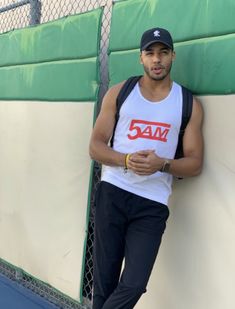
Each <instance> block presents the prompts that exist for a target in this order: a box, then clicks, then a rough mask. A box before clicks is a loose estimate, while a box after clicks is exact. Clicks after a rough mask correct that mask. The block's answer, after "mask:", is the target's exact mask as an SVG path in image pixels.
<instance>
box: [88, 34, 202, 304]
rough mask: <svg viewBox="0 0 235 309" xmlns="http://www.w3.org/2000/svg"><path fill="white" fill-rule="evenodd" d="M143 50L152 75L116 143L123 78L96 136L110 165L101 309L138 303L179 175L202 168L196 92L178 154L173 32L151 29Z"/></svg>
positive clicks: (102, 215) (93, 145) (129, 107)
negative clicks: (179, 155) (174, 180)
mask: <svg viewBox="0 0 235 309" xmlns="http://www.w3.org/2000/svg"><path fill="white" fill-rule="evenodd" d="M140 51H141V53H140V62H141V64H142V65H143V68H144V75H143V77H141V78H140V80H139V82H138V83H137V84H136V86H135V87H134V89H133V90H132V92H131V93H130V95H129V96H128V97H127V99H126V100H125V102H124V103H123V105H122V107H121V110H120V117H119V120H118V123H117V127H116V130H115V136H114V144H113V148H111V147H110V146H109V140H110V137H111V136H112V133H113V129H114V125H115V114H116V98H117V95H118V93H119V91H120V89H121V87H122V85H123V83H120V84H118V85H116V86H114V87H112V88H111V89H110V90H109V91H108V92H107V94H106V95H105V97H104V100H103V103H102V108H101V111H100V114H99V116H98V118H97V120H96V124H95V127H94V130H93V134H92V137H91V141H90V156H91V158H92V159H94V160H96V161H98V162H100V163H102V164H103V165H104V166H103V173H102V179H101V183H100V186H99V189H98V191H97V195H96V214H95V246H94V297H93V309H131V308H134V306H135V304H136V303H137V301H138V299H139V298H140V297H141V295H142V293H144V292H145V291H146V285H147V282H148V279H149V276H150V274H151V271H152V267H153V264H154V262H155V259H156V256H157V252H158V249H159V246H160V243H161V238H162V234H163V232H164V230H165V225H166V220H167V218H168V216H169V210H168V206H167V204H168V198H169V195H170V194H171V183H172V178H173V176H178V177H187V176H196V175H198V174H199V173H200V171H201V168H202V161H203V138H202V131H201V126H202V118H203V111H202V107H201V104H200V103H199V102H198V101H197V100H196V99H195V98H194V99H193V109H192V115H191V118H190V120H189V122H188V125H187V127H186V129H185V133H184V138H183V150H184V157H183V158H180V159H174V156H175V151H176V147H177V142H178V133H179V129H180V125H181V116H182V92H181V86H180V85H178V84H177V83H176V82H174V81H172V80H171V78H170V71H171V66H172V62H173V61H174V59H175V51H174V47H173V41H172V38H171V35H170V33H169V32H168V31H167V30H166V29H162V28H154V29H150V30H148V31H146V32H145V33H144V34H143V36H142V39H141V43H140ZM123 260H124V267H123V270H122V271H121V269H122V262H123Z"/></svg>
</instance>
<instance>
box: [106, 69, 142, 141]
mask: <svg viewBox="0 0 235 309" xmlns="http://www.w3.org/2000/svg"><path fill="white" fill-rule="evenodd" d="M141 77H142V75H140V76H132V77H129V78H128V79H127V80H126V81H125V83H124V84H123V86H122V88H121V90H120V92H119V94H118V96H117V100H116V115H115V124H114V128H113V135H112V138H111V140H110V146H111V147H113V140H114V134H115V130H116V127H117V122H118V119H119V113H120V109H121V107H122V104H123V103H124V101H125V100H126V98H127V97H128V96H129V94H130V93H131V91H132V90H133V88H134V87H135V85H136V84H137V82H138V80H139V79H140V78H141Z"/></svg>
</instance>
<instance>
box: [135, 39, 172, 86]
mask: <svg viewBox="0 0 235 309" xmlns="http://www.w3.org/2000/svg"><path fill="white" fill-rule="evenodd" d="M174 59H175V52H174V51H172V50H171V49H170V48H168V47H167V46H166V45H164V44H162V43H154V44H152V45H150V46H149V47H148V48H147V49H146V50H144V51H142V52H141V55H140V62H141V63H142V64H143V67H144V71H145V73H146V74H147V75H148V77H150V78H151V79H153V80H156V81H159V80H163V79H165V78H166V77H167V76H168V75H169V73H170V71H171V66H172V62H173V60H174Z"/></svg>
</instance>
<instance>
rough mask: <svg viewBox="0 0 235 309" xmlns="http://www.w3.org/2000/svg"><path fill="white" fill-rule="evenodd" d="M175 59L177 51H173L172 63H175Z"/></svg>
mask: <svg viewBox="0 0 235 309" xmlns="http://www.w3.org/2000/svg"><path fill="white" fill-rule="evenodd" d="M175 59H176V53H175V51H174V50H173V52H172V61H175Z"/></svg>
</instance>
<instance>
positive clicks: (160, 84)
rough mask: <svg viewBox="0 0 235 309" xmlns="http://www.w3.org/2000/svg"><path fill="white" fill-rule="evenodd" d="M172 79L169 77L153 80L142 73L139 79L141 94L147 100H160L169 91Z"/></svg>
mask: <svg viewBox="0 0 235 309" xmlns="http://www.w3.org/2000/svg"><path fill="white" fill-rule="evenodd" d="M172 84H173V81H172V80H171V79H170V77H168V78H165V79H164V80H153V79H151V78H149V77H148V76H146V75H144V76H143V77H142V78H141V79H140V81H139V86H140V91H141V94H142V95H143V96H144V97H145V98H146V99H147V100H149V101H153V102H157V101H161V100H163V99H164V98H166V97H167V96H168V94H169V93H170V91H171V88H172Z"/></svg>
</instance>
